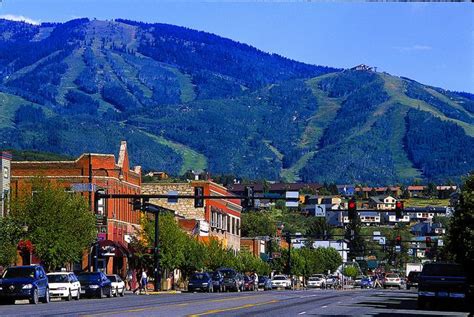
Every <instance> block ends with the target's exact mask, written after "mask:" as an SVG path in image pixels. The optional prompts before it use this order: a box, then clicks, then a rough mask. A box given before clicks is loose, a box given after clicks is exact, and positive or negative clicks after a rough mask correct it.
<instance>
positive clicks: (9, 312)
mask: <svg viewBox="0 0 474 317" xmlns="http://www.w3.org/2000/svg"><path fill="white" fill-rule="evenodd" d="M304 315H308V316H310V315H311V316H315V315H326V316H327V315H339V316H341V315H345V316H350V315H357V316H361V315H365V316H410V315H412V316H420V315H423V316H468V313H463V312H453V311H421V310H417V309H416V291H407V290H401V291H399V290H344V291H335V290H301V291H276V290H275V291H266V292H263V291H260V292H244V293H222V294H220V293H214V294H207V293H202V294H201V293H193V294H189V293H183V294H158V295H148V296H146V295H133V294H127V296H125V297H123V298H110V299H107V298H106V299H81V300H80V301H72V302H65V301H57V300H55V301H52V302H51V303H49V304H39V305H36V306H34V305H30V304H27V302H19V301H17V304H15V305H3V306H0V316H84V317H86V316H90V317H92V316H173V317H174V316H269V317H276V316H303V317H304Z"/></svg>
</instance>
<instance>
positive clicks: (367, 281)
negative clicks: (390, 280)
mask: <svg viewBox="0 0 474 317" xmlns="http://www.w3.org/2000/svg"><path fill="white" fill-rule="evenodd" d="M373 287H374V282H373V280H372V279H371V278H370V277H368V276H364V277H362V279H361V280H360V288H373Z"/></svg>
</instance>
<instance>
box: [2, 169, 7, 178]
mask: <svg viewBox="0 0 474 317" xmlns="http://www.w3.org/2000/svg"><path fill="white" fill-rule="evenodd" d="M3 178H8V167H6V166H4V167H3Z"/></svg>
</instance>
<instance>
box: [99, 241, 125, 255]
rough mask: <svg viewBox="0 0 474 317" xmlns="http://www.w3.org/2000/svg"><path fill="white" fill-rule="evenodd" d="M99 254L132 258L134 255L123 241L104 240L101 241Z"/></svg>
mask: <svg viewBox="0 0 474 317" xmlns="http://www.w3.org/2000/svg"><path fill="white" fill-rule="evenodd" d="M99 253H100V254H101V255H102V256H113V257H130V256H131V255H132V253H131V252H130V250H129V248H128V247H127V246H126V245H125V244H124V243H123V242H121V241H112V240H102V241H99Z"/></svg>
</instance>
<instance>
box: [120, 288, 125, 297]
mask: <svg viewBox="0 0 474 317" xmlns="http://www.w3.org/2000/svg"><path fill="white" fill-rule="evenodd" d="M124 296H125V287H124V288H122V292H121V293H120V297H124Z"/></svg>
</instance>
